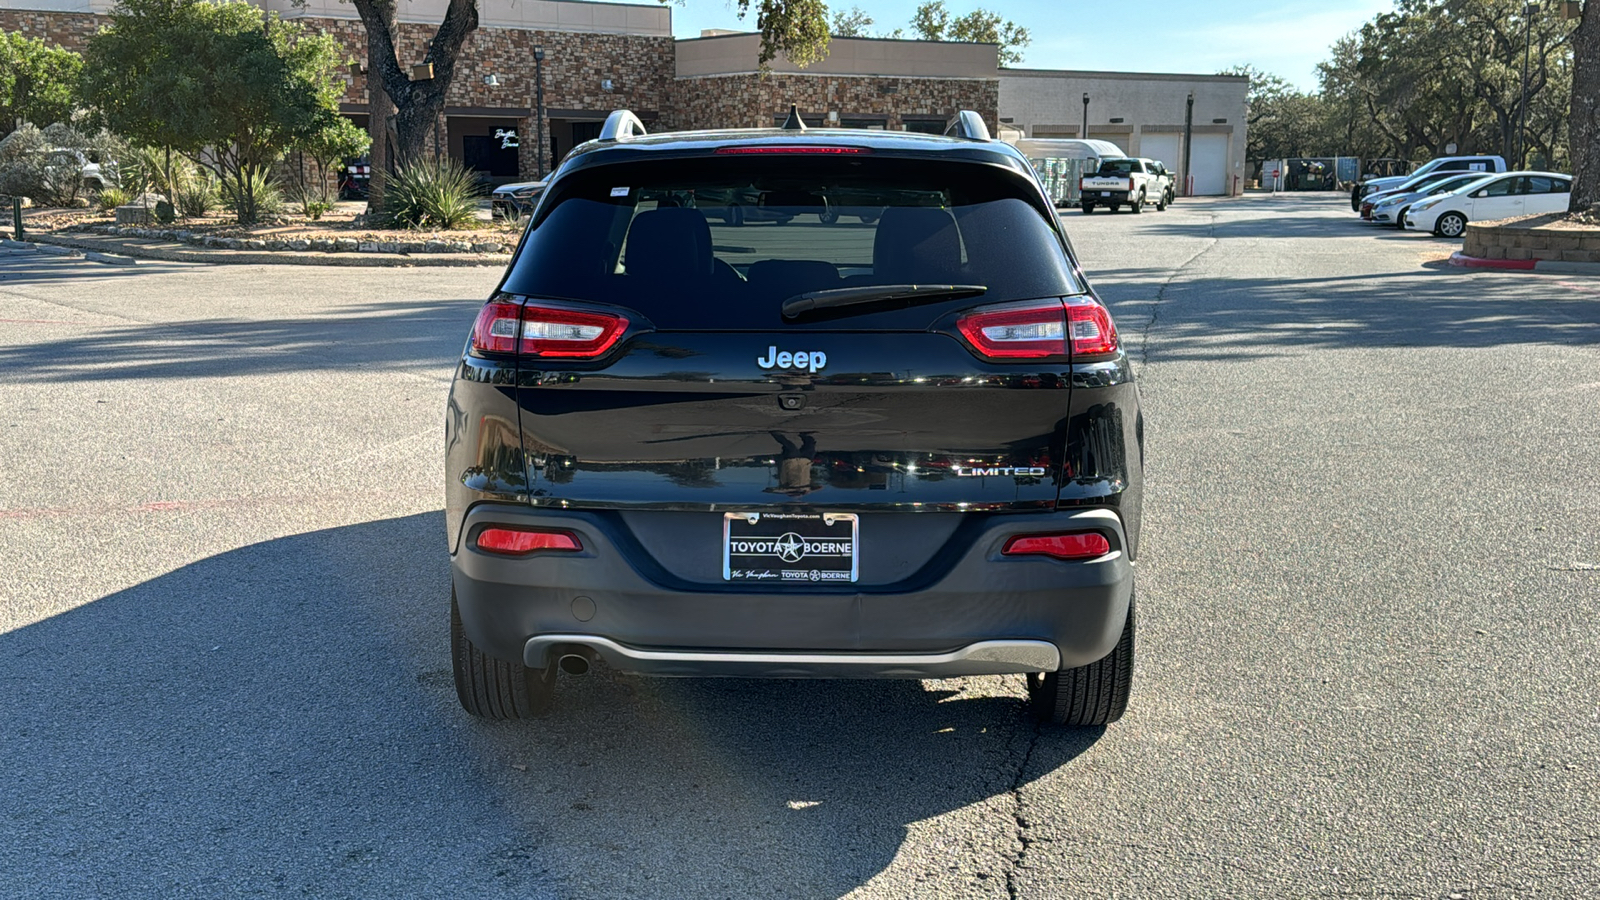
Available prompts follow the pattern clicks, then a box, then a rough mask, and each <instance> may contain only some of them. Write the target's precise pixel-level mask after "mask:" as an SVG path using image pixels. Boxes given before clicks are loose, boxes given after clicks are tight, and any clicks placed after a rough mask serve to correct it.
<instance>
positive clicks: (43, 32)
mask: <svg viewBox="0 0 1600 900" xmlns="http://www.w3.org/2000/svg"><path fill="white" fill-rule="evenodd" d="M107 21H109V20H108V19H106V18H105V17H104V16H96V15H92V14H90V13H66V12H40V11H38V10H32V9H0V31H10V32H18V31H20V32H22V34H24V35H25V36H27V37H31V38H43V39H44V42H45V43H46V44H50V45H52V46H60V47H65V48H66V49H68V50H71V51H74V52H76V53H82V52H83V48H84V45H86V44H88V43H89V38H90V36H91V35H93V34H94V33H95V32H97V31H99V30H100V26H101V25H104V24H105V23H106V22H107Z"/></svg>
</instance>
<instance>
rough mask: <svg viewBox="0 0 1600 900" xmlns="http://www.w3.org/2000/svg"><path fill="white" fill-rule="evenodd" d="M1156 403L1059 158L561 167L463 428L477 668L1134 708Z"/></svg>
mask: <svg viewBox="0 0 1600 900" xmlns="http://www.w3.org/2000/svg"><path fill="white" fill-rule="evenodd" d="M1143 444H1144V420H1143V417H1142V415H1141V414H1140V411H1139V395H1138V390H1137V388H1136V387H1135V384H1134V377H1133V369H1132V366H1131V364H1130V362H1129V359H1128V357H1127V355H1126V353H1125V352H1124V350H1123V348H1122V346H1121V343H1120V341H1119V339H1118V335H1117V330H1116V326H1115V325H1114V324H1113V323H1112V319H1111V316H1110V314H1109V313H1108V312H1107V310H1106V307H1105V306H1104V305H1103V304H1102V303H1101V302H1100V301H1099V299H1097V298H1096V296H1095V294H1094V292H1093V291H1092V290H1091V289H1090V288H1089V286H1088V284H1087V283H1086V282H1085V280H1084V277H1083V274H1082V271H1081V270H1080V269H1079V267H1078V264H1077V261H1076V259H1075V258H1074V255H1073V251H1072V247H1071V244H1070V242H1069V241H1068V240H1067V237H1066V235H1065V233H1064V232H1063V231H1062V229H1061V225H1060V223H1059V221H1058V220H1057V218H1056V214H1055V210H1054V208H1053V207H1052V205H1051V202H1050V199H1049V198H1048V197H1047V196H1046V195H1045V193H1044V192H1043V190H1041V188H1040V185H1039V183H1038V181H1037V179H1036V178H1035V176H1034V173H1033V170H1032V169H1031V168H1030V167H1029V165H1028V162H1027V160H1026V159H1024V158H1023V157H1022V156H1021V154H1019V153H1018V152H1017V151H1016V150H1015V149H1013V148H1011V147H1010V146H1009V145H1007V144H1003V143H999V142H995V141H991V140H989V137H988V130H987V128H986V127H985V125H984V123H983V120H982V119H981V118H979V117H978V116H977V115H976V114H974V113H971V112H962V113H959V114H958V115H957V116H956V117H955V118H954V119H953V120H952V122H951V125H950V128H949V129H948V130H947V133H946V134H945V135H944V136H935V135H920V134H907V133H899V132H883V131H864V130H849V129H806V128H805V127H804V126H803V125H802V124H801V121H800V118H799V116H798V115H791V116H790V121H789V122H788V123H786V124H785V125H784V126H782V127H780V128H770V129H751V130H724V131H701V132H682V133H673V134H655V135H650V134H646V133H645V129H644V127H643V126H642V125H641V124H640V123H639V121H638V119H637V118H635V117H634V116H633V115H632V114H631V113H629V112H626V111H618V112H616V113H613V114H612V115H611V118H610V119H608V120H607V122H606V124H605V127H604V129H603V130H602V132H601V135H600V138H599V139H598V140H595V141H591V142H589V143H587V144H584V145H582V146H580V147H578V148H576V149H575V150H573V152H572V153H571V154H570V155H569V156H568V157H567V159H566V160H565V161H564V162H563V163H562V165H561V167H560V168H559V169H558V171H557V172H556V173H555V174H554V175H553V176H552V177H551V179H550V181H549V184H548V187H547V188H546V189H545V191H544V193H543V195H542V196H541V197H540V198H539V201H538V204H537V206H536V207H535V208H534V209H533V211H532V213H531V214H530V216H529V220H528V226H527V229H526V231H525V232H524V235H523V238H522V241H521V244H520V245H519V246H518V247H517V251H516V255H515V257H514V258H513V260H512V262H511V264H510V266H509V267H508V268H507V270H506V273H505V277H504V279H503V280H502V282H501V284H500V286H499V288H498V290H497V291H496V293H495V294H494V296H493V297H492V298H491V299H490V300H489V301H488V303H486V304H485V305H484V307H483V309H482V311H481V312H480V313H479V315H478V318H477V321H476V323H475V324H474V325H473V328H472V333H471V335H470V337H469V339H468V341H467V345H466V348H465V349H464V351H463V353H462V356H461V363H460V366H459V367H458V368H457V370H456V375H455V381H454V384H453V386H452V388H451V391H450V404H449V414H448V417H447V421H446V456H447V466H448V473H447V478H446V501H447V502H446V515H447V521H448V540H449V548H450V558H451V569H452V582H453V592H452V598H451V632H452V634H451V637H452V641H453V651H454V658H455V676H456V687H457V690H458V693H459V695H460V698H461V702H462V704H463V705H464V706H465V707H466V708H467V710H469V711H470V712H472V713H475V714H477V715H481V716H489V717H494V718H519V717H525V716H530V715H535V714H537V713H539V712H541V711H543V710H544V709H545V708H546V707H547V706H548V705H549V703H550V701H551V697H552V695H553V693H554V686H555V681H556V672H557V671H558V670H560V671H564V672H567V673H571V674H581V673H582V672H585V671H587V670H588V669H589V668H590V667H591V666H592V665H595V664H599V663H604V664H605V665H606V666H609V667H611V668H613V669H617V670H621V671H624V672H631V673H637V674H645V675H696V676H698V675H733V676H758V677H774V678H791V677H843V678H856V677H892V678H941V677H954V676H966V675H991V674H1025V675H1027V680H1028V687H1029V693H1030V696H1031V699H1032V702H1033V706H1034V708H1035V710H1036V711H1037V712H1038V713H1039V714H1040V715H1041V716H1042V717H1044V718H1046V719H1048V720H1051V721H1055V722H1060V723H1065V724H1075V725H1098V724H1104V723H1107V722H1112V721H1115V720H1116V719H1118V718H1119V717H1120V716H1121V715H1122V713H1123V711H1124V709H1125V708H1126V706H1127V702H1128V693H1129V686H1130V678H1131V675H1132V669H1133V643H1134V585H1133V582H1134V559H1135V557H1136V555H1137V551H1138V546H1139V509H1140V498H1141V495H1142V470H1143V465H1144V461H1143V455H1144V448H1143Z"/></svg>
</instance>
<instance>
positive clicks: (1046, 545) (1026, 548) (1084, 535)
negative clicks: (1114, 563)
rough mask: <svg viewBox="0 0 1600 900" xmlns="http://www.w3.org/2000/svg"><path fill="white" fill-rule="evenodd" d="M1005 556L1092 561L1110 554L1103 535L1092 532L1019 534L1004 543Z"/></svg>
mask: <svg viewBox="0 0 1600 900" xmlns="http://www.w3.org/2000/svg"><path fill="white" fill-rule="evenodd" d="M1000 552H1001V553H1002V554H1003V555H1005V556H1049V557H1053V558H1055V559H1066V560H1073V559H1094V558H1095V557H1097V556H1105V555H1106V554H1107V553H1110V552H1111V542H1110V541H1108V540H1106V537H1105V535H1103V534H1099V533H1097V532H1093V531H1075V532H1069V533H1067V534H1019V535H1017V536H1015V537H1013V538H1011V539H1010V540H1008V541H1006V545H1005V547H1004V548H1002V549H1001V550H1000Z"/></svg>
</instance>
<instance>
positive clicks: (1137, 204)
mask: <svg viewBox="0 0 1600 900" xmlns="http://www.w3.org/2000/svg"><path fill="white" fill-rule="evenodd" d="M1128 212H1131V213H1133V214H1134V215H1138V214H1139V213H1142V212H1144V191H1140V192H1139V199H1137V200H1135V201H1133V202H1132V203H1129V204H1128Z"/></svg>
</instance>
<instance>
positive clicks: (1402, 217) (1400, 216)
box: [1394, 206, 1411, 231]
mask: <svg viewBox="0 0 1600 900" xmlns="http://www.w3.org/2000/svg"><path fill="white" fill-rule="evenodd" d="M1408 212H1411V207H1409V206H1408V207H1406V208H1405V209H1402V210H1397V211H1396V213H1395V217H1394V227H1396V228H1398V229H1400V230H1401V231H1405V230H1406V213H1408Z"/></svg>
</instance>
